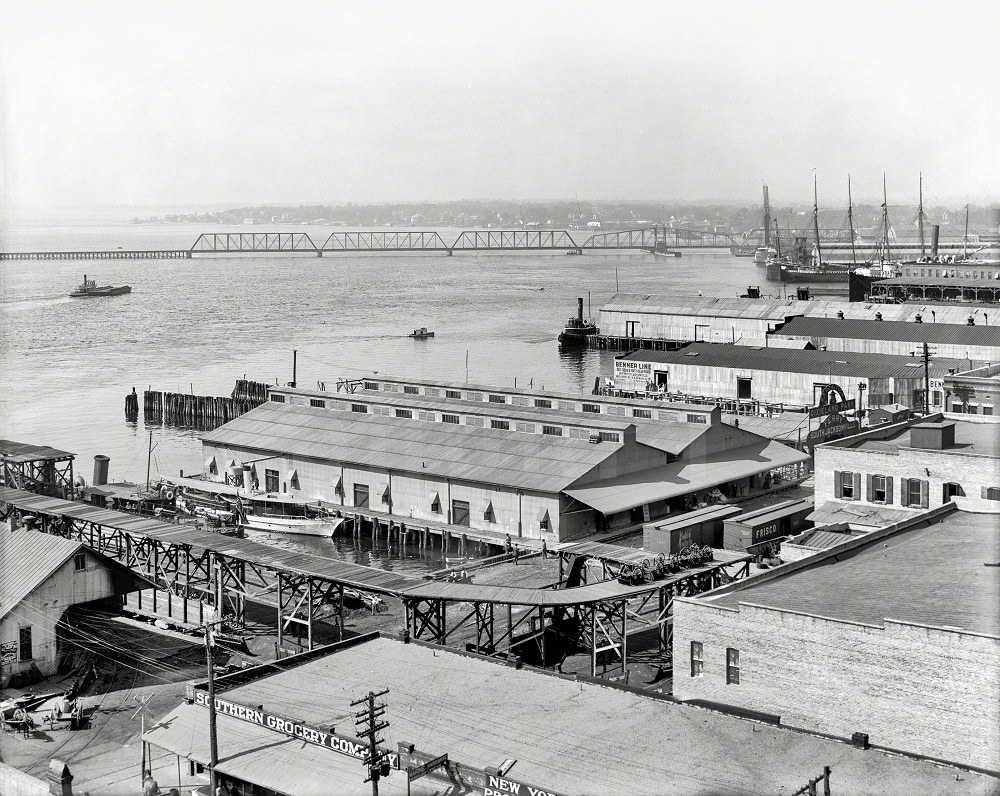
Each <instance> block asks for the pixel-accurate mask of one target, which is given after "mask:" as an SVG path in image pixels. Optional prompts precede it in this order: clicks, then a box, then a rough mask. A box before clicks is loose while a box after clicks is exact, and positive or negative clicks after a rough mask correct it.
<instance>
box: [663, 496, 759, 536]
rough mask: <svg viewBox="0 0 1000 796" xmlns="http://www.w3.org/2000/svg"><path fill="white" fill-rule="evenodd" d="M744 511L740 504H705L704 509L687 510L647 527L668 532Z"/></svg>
mask: <svg viewBox="0 0 1000 796" xmlns="http://www.w3.org/2000/svg"><path fill="white" fill-rule="evenodd" d="M742 511H743V510H742V509H741V508H740V507H739V506H730V505H729V504H727V503H717V504H715V505H713V506H705V508H703V509H695V510H694V511H687V512H685V513H684V514H679V515H675V516H673V517H668V518H667V519H664V520H656V521H655V522H651V523H647V525H646V527H652V528H653V530H655V531H658V532H661V533H666V532H667V531H675V530H679V529H681V528H688V527H690V526H692V525H698V524H699V523H702V522H706V521H707V520H725V519H729V518H730V517H735V516H736V515H737V514H740V513H741V512H742Z"/></svg>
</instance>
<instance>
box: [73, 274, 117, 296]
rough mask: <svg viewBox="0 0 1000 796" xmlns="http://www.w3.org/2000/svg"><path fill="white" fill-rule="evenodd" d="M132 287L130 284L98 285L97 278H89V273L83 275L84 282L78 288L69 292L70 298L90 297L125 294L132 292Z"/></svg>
mask: <svg viewBox="0 0 1000 796" xmlns="http://www.w3.org/2000/svg"><path fill="white" fill-rule="evenodd" d="M131 292H132V288H131V286H130V285H119V286H117V287H115V286H114V285H101V286H100V287H98V285H97V280H96V279H87V275H86V274H84V275H83V284H81V285H78V286H77V288H76V290H74V291H73V292H72V293H70V294H69V297H70V298H90V297H95V296H123V295H125V294H126V293H131Z"/></svg>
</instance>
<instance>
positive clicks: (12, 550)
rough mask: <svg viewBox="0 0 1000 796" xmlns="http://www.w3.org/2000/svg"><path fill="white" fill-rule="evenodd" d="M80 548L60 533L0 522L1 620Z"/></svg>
mask: <svg viewBox="0 0 1000 796" xmlns="http://www.w3.org/2000/svg"><path fill="white" fill-rule="evenodd" d="M82 548H83V544H82V543H81V542H74V541H73V540H71V539H64V538H63V537H61V536H53V535H51V534H47V533H41V532H40V531H29V530H26V529H25V528H19V529H18V530H16V531H11V530H9V526H8V525H7V524H3V525H0V584H2V585H0V619H3V618H4V617H5V616H7V614H9V613H10V612H11V611H12V610H13V609H14V608H15V607H16V606H17V604H18V603H19V602H21V600H23V599H24V598H25V597H27V596H28V595H29V594H31V592H33V591H34V590H35V589H37V588H38V587H39V586H40V585H42V584H43V583H44V582H45V581H46V580H48V578H49V577H50V576H51V575H52V573H53V572H55V571H56V570H57V569H59V567H61V566H62V565H63V564H65V563H66V562H67V561H68V560H69V559H70V558H72V557H73V555H75V554H76V552H77V551H78V550H80V549H82Z"/></svg>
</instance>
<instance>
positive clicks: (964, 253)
mask: <svg viewBox="0 0 1000 796" xmlns="http://www.w3.org/2000/svg"><path fill="white" fill-rule="evenodd" d="M968 256H969V206H968V205H966V206H965V234H964V235H963V236H962V257H963V258H966V257H968Z"/></svg>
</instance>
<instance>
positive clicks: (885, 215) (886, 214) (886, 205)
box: [882, 173, 892, 262]
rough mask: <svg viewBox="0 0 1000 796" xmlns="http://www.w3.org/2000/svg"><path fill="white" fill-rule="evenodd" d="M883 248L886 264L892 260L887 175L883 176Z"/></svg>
mask: <svg viewBox="0 0 1000 796" xmlns="http://www.w3.org/2000/svg"><path fill="white" fill-rule="evenodd" d="M882 246H883V248H884V250H885V259H886V262H888V261H889V260H891V259H892V257H891V256H890V254H889V199H888V194H887V193H886V190H885V174H884V173H883V174H882Z"/></svg>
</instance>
